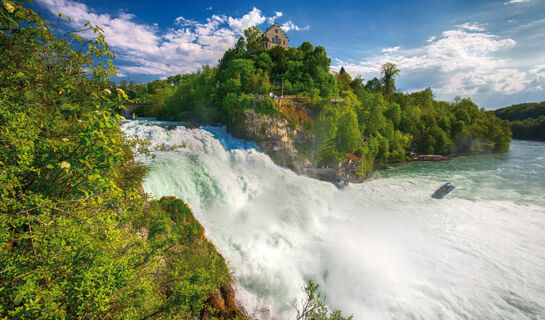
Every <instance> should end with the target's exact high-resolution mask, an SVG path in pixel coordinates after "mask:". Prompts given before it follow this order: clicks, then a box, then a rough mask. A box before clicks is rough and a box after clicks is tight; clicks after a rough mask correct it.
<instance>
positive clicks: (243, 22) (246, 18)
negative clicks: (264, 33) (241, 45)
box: [227, 7, 267, 33]
mask: <svg viewBox="0 0 545 320" xmlns="http://www.w3.org/2000/svg"><path fill="white" fill-rule="evenodd" d="M266 19H267V18H266V17H265V16H263V14H261V10H259V9H257V8H255V7H254V8H253V9H252V11H250V12H248V13H247V14H245V15H243V16H242V18H239V19H237V18H232V17H229V18H228V20H227V21H228V22H229V26H230V27H231V28H232V29H233V30H235V32H239V33H242V32H243V31H244V29H247V28H249V27H251V26H255V25H259V24H262V23H263V22H265V20H266Z"/></svg>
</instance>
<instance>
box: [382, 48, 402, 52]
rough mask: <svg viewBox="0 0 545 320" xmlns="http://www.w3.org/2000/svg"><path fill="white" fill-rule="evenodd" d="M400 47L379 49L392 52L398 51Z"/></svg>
mask: <svg viewBox="0 0 545 320" xmlns="http://www.w3.org/2000/svg"><path fill="white" fill-rule="evenodd" d="M399 49H400V47H391V48H384V49H382V50H380V52H381V53H393V52H397V51H399Z"/></svg>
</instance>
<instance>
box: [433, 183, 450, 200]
mask: <svg viewBox="0 0 545 320" xmlns="http://www.w3.org/2000/svg"><path fill="white" fill-rule="evenodd" d="M454 188H455V187H454V186H453V185H451V184H450V182H447V183H445V184H444V185H442V186H441V187H440V188H439V189H437V190H435V192H434V193H433V194H432V195H431V197H432V198H434V199H443V198H444V197H445V196H446V195H447V194H449V193H450V192H451V191H452V190H454Z"/></svg>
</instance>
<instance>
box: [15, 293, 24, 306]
mask: <svg viewBox="0 0 545 320" xmlns="http://www.w3.org/2000/svg"><path fill="white" fill-rule="evenodd" d="M21 301H23V295H22V294H20V293H18V294H17V295H16V296H15V299H14V300H13V303H14V304H15V305H16V306H18V305H19V304H20V303H21Z"/></svg>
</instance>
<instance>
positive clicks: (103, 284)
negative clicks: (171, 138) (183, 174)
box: [0, 1, 236, 319]
mask: <svg viewBox="0 0 545 320" xmlns="http://www.w3.org/2000/svg"><path fill="white" fill-rule="evenodd" d="M4 4H8V5H4V6H2V7H1V8H0V43H1V46H0V83H1V88H2V89H1V90H0V141H2V144H1V145H0V149H1V152H0V167H1V168H2V170H1V171H0V212H1V215H0V248H1V250H0V317H1V318H3V319H4V318H5V319H33V318H43V319H50V318H61V319H64V318H70V319H87V318H97V319H104V318H107V319H127V318H129V319H135V318H139V319H140V318H146V317H155V318H192V317H196V316H200V312H201V311H202V310H204V309H205V308H206V309H207V310H208V309H211V305H210V304H209V303H208V302H209V299H210V297H211V295H213V294H215V291H216V290H218V288H220V287H222V286H225V285H227V284H228V283H230V281H231V277H230V275H229V272H228V269H227V266H226V265H225V262H224V261H223V259H222V258H221V256H219V254H218V253H217V252H216V251H215V248H214V247H213V245H212V244H211V243H209V242H208V241H206V239H204V237H203V229H202V226H200V225H199V224H198V222H196V220H195V219H194V218H193V216H192V214H191V212H190V210H189V208H187V207H186V205H185V204H184V203H183V202H181V201H180V200H173V199H162V200H160V201H157V202H154V201H152V202H151V203H150V204H149V205H147V202H146V197H145V195H144V194H142V191H141V190H140V186H141V182H142V179H143V177H144V175H145V173H146V168H145V167H144V166H142V165H141V164H138V163H136V162H135V160H134V152H137V151H138V150H142V149H143V148H145V145H142V144H140V143H139V141H136V140H131V139H128V138H126V137H125V136H124V135H123V133H122V132H121V130H120V128H119V121H120V120H121V118H120V116H119V114H118V110H119V109H122V104H123V103H124V102H125V101H126V100H127V98H128V97H127V94H126V93H125V91H124V90H123V89H121V88H117V89H116V90H110V89H112V87H111V84H110V83H109V82H108V76H109V75H111V74H115V69H114V68H113V65H112V59H113V53H112V52H110V51H109V49H108V46H107V44H106V43H105V42H104V36H103V34H102V31H101V29H100V28H98V27H95V26H92V25H89V24H87V25H86V30H82V31H80V32H84V33H85V34H87V35H89V34H93V33H94V37H93V38H90V39H88V40H84V39H83V38H82V36H80V35H79V34H78V33H76V32H68V33H66V34H65V36H64V37H58V36H57V35H55V34H54V33H53V32H52V29H51V28H50V27H49V26H47V25H46V24H45V22H44V20H43V19H42V18H41V17H39V16H38V15H37V14H36V13H34V12H33V11H32V10H30V9H28V8H25V7H23V3H22V2H15V1H14V2H6V1H4ZM8 9H9V10H8ZM60 17H61V18H62V15H60ZM71 43H77V44H78V50H74V49H73V48H72V46H71ZM173 80H175V81H176V82H177V83H179V84H180V83H182V79H181V78H180V79H173ZM161 83H162V82H159V83H158V84H161ZM151 87H153V85H150V88H151ZM159 90H166V87H162V86H161V85H158V86H156V87H155V88H153V92H154V94H155V93H157V92H158V91H159ZM129 93H130V92H129ZM145 232H148V235H147V236H145V235H144V233H145ZM207 312H209V313H210V311H207ZM212 313H213V312H212ZM218 316H219V314H218ZM221 316H224V315H221ZM233 317H236V315H235V314H233Z"/></svg>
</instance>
